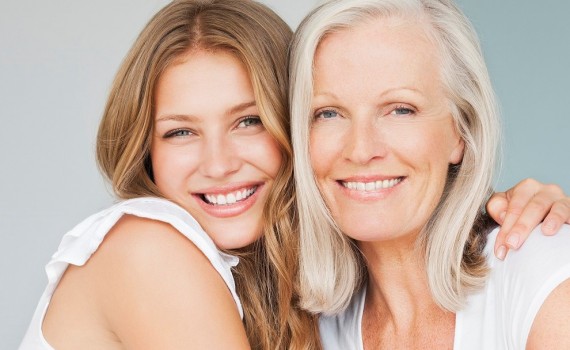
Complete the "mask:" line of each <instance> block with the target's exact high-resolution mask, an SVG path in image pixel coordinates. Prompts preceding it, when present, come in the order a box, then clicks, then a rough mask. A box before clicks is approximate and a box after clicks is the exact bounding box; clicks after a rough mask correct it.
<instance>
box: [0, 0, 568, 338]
mask: <svg viewBox="0 0 570 350" xmlns="http://www.w3.org/2000/svg"><path fill="white" fill-rule="evenodd" d="M167 2H168V1H166V0H145V1H142V0H120V1H115V0H99V1H72V0H52V1H33V0H19V1H16V0H12V1H7V0H1V1H0V107H1V108H2V110H1V111H0V117H1V121H2V123H1V125H0V146H1V147H0V160H1V171H0V235H1V236H0V238H1V241H0V242H1V243H0V269H1V270H0V271H2V276H1V280H0V283H1V287H0V348H1V349H13V348H16V347H17V345H18V344H19V341H20V339H21V337H22V336H23V334H24V331H25V329H26V327H27V325H28V323H29V321H30V318H31V316H32V313H33V310H34V309H35V306H36V303H37V300H38V298H39V296H40V295H41V293H42V290H43V288H44V286H45V283H46V277H45V273H44V270H43V266H44V265H45V263H46V262H47V261H48V260H49V257H50V256H51V254H52V253H53V252H54V251H55V249H56V248H57V245H58V243H59V240H60V238H61V236H62V235H63V234H64V233H65V232H66V231H67V230H68V229H70V228H71V227H72V226H74V225H75V224H76V223H78V222H79V221H80V220H82V219H83V218H84V217H86V216H87V215H89V214H91V213H94V212H96V211H98V210H100V209H102V208H104V207H106V206H108V205H109V204H110V203H111V202H112V201H113V199H112V196H111V194H110V191H109V190H108V188H107V187H106V186H105V184H104V182H103V180H102V178H101V176H100V175H99V173H98V170H97V167H96V165H95V159H94V140H95V134H96V130H97V124H98V121H99V118H100V115H101V113H102V110H103V106H104V103H105V99H106V94H107V92H108V90H109V86H110V84H111V80H112V78H113V76H114V74H115V72H116V70H117V68H118V66H119V63H120V61H121V60H122V58H123V56H124V55H125V54H126V52H127V50H128V48H129V47H130V45H131V44H132V42H133V40H134V39H135V38H136V36H137V34H138V32H139V31H140V30H141V29H142V27H143V26H144V24H145V23H146V22H147V20H148V19H149V18H150V17H151V16H152V14H154V13H155V12H156V11H157V10H158V9H160V8H161V7H162V6H163V5H164V4H166V3H167ZM263 2H265V3H267V4H269V6H271V7H272V8H273V9H275V10H276V11H277V12H278V13H279V14H281V15H282V16H283V17H284V18H285V19H286V21H287V22H288V23H289V24H291V25H292V26H293V27H295V26H296V25H297V24H298V23H299V22H300V20H301V18H302V16H303V15H304V14H306V13H307V12H308V10H309V9H310V8H311V7H312V6H313V4H314V3H315V2H316V1H315V0H308V1H307V0H306V1H303V0H295V1H291V0H287V1H285V0H266V1H263ZM459 4H460V5H461V6H462V7H463V9H464V10H465V12H466V13H467V15H468V16H469V17H470V18H471V20H472V21H473V23H474V25H475V27H476V28H477V30H478V32H479V34H480V37H481V41H482V44H483V48H484V52H485V56H486V58H487V63H488V65H489V69H490V71H491V76H492V78H493V82H494V84H495V88H496V91H497V93H498V95H499V99H500V101H501V104H502V113H503V116H504V120H505V161H504V165H503V171H502V174H501V177H500V179H499V182H498V188H499V189H504V188H506V187H508V186H511V185H514V184H515V183H516V182H518V181H519V180H521V179H522V178H524V177H529V176H532V177H535V178H537V179H539V180H541V181H544V182H555V183H558V184H560V185H562V187H563V188H564V189H565V191H566V192H567V193H570V181H569V177H568V175H569V174H570V162H569V161H570V157H569V156H568V149H569V147H568V132H569V131H570V109H569V108H567V103H568V102H569V100H570V87H569V86H568V82H570V67H569V64H570V63H569V62H570V39H569V36H570V22H569V21H568V19H567V14H568V13H570V3H569V2H566V1H562V0H544V1H541V2H540V3H539V2H536V1H531V0H523V1H520V0H518V1H517V0H501V1H496V0H460V1H459Z"/></svg>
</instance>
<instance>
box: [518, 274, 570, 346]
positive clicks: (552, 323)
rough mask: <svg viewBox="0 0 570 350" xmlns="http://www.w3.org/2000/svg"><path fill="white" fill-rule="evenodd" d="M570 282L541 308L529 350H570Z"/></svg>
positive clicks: (530, 337) (531, 335) (550, 297)
mask: <svg viewBox="0 0 570 350" xmlns="http://www.w3.org/2000/svg"><path fill="white" fill-rule="evenodd" d="M569 327H570V280H566V281H565V282H563V283H561V284H560V285H559V286H558V287H556V289H554V290H553V291H552V293H550V295H549V296H548V298H547V299H546V301H545V302H544V304H543V305H542V306H541V308H540V310H539V312H538V314H537V316H536V318H535V320H534V323H533V325H532V328H531V330H530V334H529V337H528V341H527V349H531V350H532V349H570V328H569Z"/></svg>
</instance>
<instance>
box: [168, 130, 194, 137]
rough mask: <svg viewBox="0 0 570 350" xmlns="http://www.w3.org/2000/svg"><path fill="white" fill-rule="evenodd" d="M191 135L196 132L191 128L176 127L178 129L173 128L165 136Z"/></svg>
mask: <svg viewBox="0 0 570 350" xmlns="http://www.w3.org/2000/svg"><path fill="white" fill-rule="evenodd" d="M190 135H194V133H193V132H192V131H190V130H187V129H176V130H172V131H169V132H167V133H166V134H164V138H165V139H167V138H171V137H185V136H190Z"/></svg>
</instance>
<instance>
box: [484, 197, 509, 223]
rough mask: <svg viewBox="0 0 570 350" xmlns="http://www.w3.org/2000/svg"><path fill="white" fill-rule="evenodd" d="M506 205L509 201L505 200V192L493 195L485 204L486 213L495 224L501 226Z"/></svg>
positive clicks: (505, 212)
mask: <svg viewBox="0 0 570 350" xmlns="http://www.w3.org/2000/svg"><path fill="white" fill-rule="evenodd" d="M508 205H509V200H508V199H507V194H506V193H505V192H497V193H493V195H492V196H491V198H490V199H489V201H488V202H487V213H488V214H489V215H490V216H491V218H493V220H495V222H497V223H498V224H499V225H502V224H503V220H505V216H506V214H507V208H508Z"/></svg>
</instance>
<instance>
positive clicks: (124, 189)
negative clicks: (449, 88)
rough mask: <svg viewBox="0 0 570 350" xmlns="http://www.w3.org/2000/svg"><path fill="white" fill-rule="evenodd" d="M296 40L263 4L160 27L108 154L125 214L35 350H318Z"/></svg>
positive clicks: (106, 131)
mask: <svg viewBox="0 0 570 350" xmlns="http://www.w3.org/2000/svg"><path fill="white" fill-rule="evenodd" d="M290 37H291V31H290V29H289V28H288V27H287V26H286V25H285V23H284V22H283V21H282V20H281V19H279V17H277V16H276V15H275V14H274V13H273V12H271V11H270V10H268V9H267V8H266V7H265V6H262V5H260V4H258V3H256V2H252V1H231V0H211V1H208V0H202V1H198V0H193V1H175V2H173V3H171V4H170V5H168V6H166V7H165V8H164V9H163V10H161V11H160V12H159V13H158V14H157V15H156V16H155V17H154V18H153V19H152V20H151V21H150V22H149V24H148V25H147V26H146V27H145V29H144V30H143V32H142V33H141V34H140V36H139V38H138V39H137V41H136V42H135V44H134V46H133V48H132V49H131V51H130V52H129V54H128V56H127V58H126V59H125V61H124V63H123V65H122V66H121V68H120V70H119V72H118V74H117V77H116V79H115V82H114V85H113V88H112V90H111V94H110V97H109V100H108V103H107V107H106V109H105V113H104V116H103V120H102V122H101V125H100V130H99V135H98V140H97V153H98V161H99V165H100V167H101V169H102V171H103V173H104V174H105V175H106V177H107V178H108V179H109V180H110V182H111V183H112V184H113V188H114V190H115V193H116V195H117V197H118V198H121V199H122V200H123V201H121V202H119V203H118V204H117V205H115V206H113V207H111V208H109V209H107V210H104V211H102V212H100V213H97V214H95V215H93V216H91V217H90V218H88V219H86V220H85V221H84V222H82V223H81V224H79V225H78V226H76V227H75V228H74V229H73V230H72V231H70V232H69V233H67V234H66V235H65V236H64V238H63V241H62V243H61V245H60V247H59V249H58V252H56V254H55V255H54V256H53V259H52V260H51V261H50V263H49V264H48V266H47V268H46V270H47V273H48V278H49V284H48V287H47V288H46V291H45V292H44V294H43V296H42V299H41V300H40V304H39V305H38V308H37V311H36V313H35V315H34V318H33V320H32V323H31V325H30V328H29V330H28V333H27V334H26V336H25V339H24V341H23V343H22V346H21V348H22V349H51V347H52V346H53V347H54V348H57V349H77V348H81V349H89V348H93V349H125V348H127V349H165V348H166V349H177V348H181V349H182V348H183V349H187V348H198V349H203V348H231V349H240V348H248V347H252V348H256V349H281V348H299V349H306V348H316V347H318V338H317V328H316V323H315V322H314V317H313V316H311V315H309V314H307V313H305V312H302V311H300V310H299V309H298V308H297V306H296V299H295V296H294V293H293V288H294V283H295V273H296V269H297V256H296V250H297V233H296V225H295V221H294V214H295V210H294V208H293V203H294V193H293V187H292V186H293V185H292V181H290V180H291V176H292V164H291V147H290V143H289V130H288V112H287V102H286V101H287V99H286V91H287V86H288V81H287V73H286V70H287V62H286V57H287V48H288V45H289V41H290ZM524 188H527V189H528V186H523V189H524ZM523 192H524V190H523ZM524 197H525V195H522V197H519V198H524ZM547 197H548V198H549V202H550V203H552V200H554V199H556V197H555V196H551V195H547ZM499 203H502V201H499ZM501 210H504V208H502V209H499V210H497V213H498V212H500V211H501ZM535 213H536V212H535ZM540 215H543V214H542V213H541V214H540ZM221 250H223V251H224V252H222V251H221ZM226 253H231V255H228V254H226ZM238 259H239V264H238ZM242 320H243V324H242ZM243 325H245V328H244V327H243Z"/></svg>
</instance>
